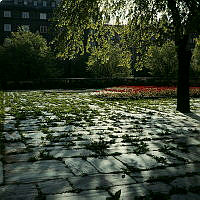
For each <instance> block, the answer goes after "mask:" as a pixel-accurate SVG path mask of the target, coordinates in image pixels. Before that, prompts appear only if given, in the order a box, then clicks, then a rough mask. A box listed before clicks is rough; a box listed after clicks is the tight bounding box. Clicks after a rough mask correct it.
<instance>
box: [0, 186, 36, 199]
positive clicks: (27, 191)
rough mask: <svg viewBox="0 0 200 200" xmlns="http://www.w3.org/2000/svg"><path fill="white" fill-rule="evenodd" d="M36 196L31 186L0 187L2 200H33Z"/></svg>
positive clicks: (34, 189) (34, 187)
mask: <svg viewBox="0 0 200 200" xmlns="http://www.w3.org/2000/svg"><path fill="white" fill-rule="evenodd" d="M37 196H38V192H37V189H36V186H35V185H33V184H20V185H5V186H1V187H0V198H1V199H2V200H35V199H36V197H37Z"/></svg>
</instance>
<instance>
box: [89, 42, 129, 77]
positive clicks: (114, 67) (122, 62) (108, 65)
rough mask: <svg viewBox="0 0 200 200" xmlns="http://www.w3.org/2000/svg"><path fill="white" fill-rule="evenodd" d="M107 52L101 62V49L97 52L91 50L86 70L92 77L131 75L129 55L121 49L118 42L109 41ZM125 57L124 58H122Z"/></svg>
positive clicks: (102, 54)
mask: <svg viewBox="0 0 200 200" xmlns="http://www.w3.org/2000/svg"><path fill="white" fill-rule="evenodd" d="M108 47H109V50H108V51H109V53H108V54H107V55H106V61H104V62H102V57H103V56H104V53H102V50H101V49H98V48H97V49H96V51H99V52H96V51H94V52H91V55H90V56H89V59H88V71H89V72H90V73H91V74H92V75H93V76H94V77H128V76H130V75H131V70H130V68H131V55H130V53H129V52H126V51H123V50H122V48H121V47H120V46H119V44H113V43H111V44H110V45H109V46H108ZM124 58H126V59H124Z"/></svg>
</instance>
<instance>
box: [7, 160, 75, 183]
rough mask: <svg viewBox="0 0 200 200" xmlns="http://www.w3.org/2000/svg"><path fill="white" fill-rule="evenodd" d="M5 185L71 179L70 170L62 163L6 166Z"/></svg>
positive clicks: (41, 162) (44, 162) (24, 163)
mask: <svg viewBox="0 0 200 200" xmlns="http://www.w3.org/2000/svg"><path fill="white" fill-rule="evenodd" d="M4 170H5V183H6V184H8V183H33V182H37V181H43V180H50V179H56V178H67V177H69V176H70V177H71V176H72V174H71V172H70V170H69V169H67V168H66V167H65V164H63V163H62V162H61V161H57V160H42V161H36V162H20V163H12V164H6V165H5V166H4Z"/></svg>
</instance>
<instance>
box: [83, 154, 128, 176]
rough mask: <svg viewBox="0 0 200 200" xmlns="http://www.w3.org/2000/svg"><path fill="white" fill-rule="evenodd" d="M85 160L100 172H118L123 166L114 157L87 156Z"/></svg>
mask: <svg viewBox="0 0 200 200" xmlns="http://www.w3.org/2000/svg"><path fill="white" fill-rule="evenodd" d="M87 160H88V162H90V163H91V164H92V165H93V166H94V167H95V168H96V169H97V170H98V171H99V172H101V173H112V172H120V171H122V168H124V167H125V166H124V165H123V164H122V163H121V162H120V161H118V160H116V159H115V158H114V157H106V158H88V159H87Z"/></svg>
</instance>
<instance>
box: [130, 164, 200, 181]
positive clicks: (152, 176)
mask: <svg viewBox="0 0 200 200" xmlns="http://www.w3.org/2000/svg"><path fill="white" fill-rule="evenodd" d="M199 169H200V164H198V163H194V164H186V165H179V166H176V167H166V168H164V169H152V170H146V171H140V172H133V173H130V176H131V177H133V178H134V179H135V180H136V181H137V182H146V181H148V180H151V181H153V180H157V179H163V178H164V179H165V180H167V179H169V178H172V177H178V176H187V174H191V173H199Z"/></svg>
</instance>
